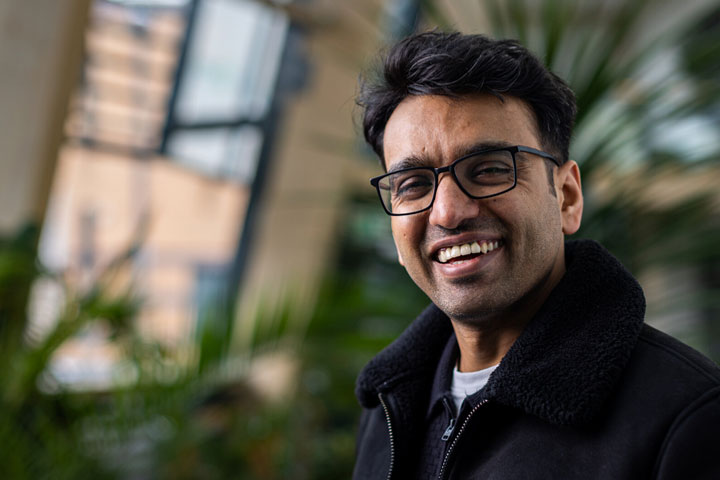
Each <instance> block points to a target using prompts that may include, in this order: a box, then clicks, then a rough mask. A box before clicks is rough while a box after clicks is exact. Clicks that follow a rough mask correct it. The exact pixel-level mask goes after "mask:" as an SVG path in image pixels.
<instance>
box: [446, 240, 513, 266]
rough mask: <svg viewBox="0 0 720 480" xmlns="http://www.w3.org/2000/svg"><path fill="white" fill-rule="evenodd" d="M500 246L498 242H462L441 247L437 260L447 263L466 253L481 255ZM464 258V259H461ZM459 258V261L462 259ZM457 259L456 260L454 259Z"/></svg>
mask: <svg viewBox="0 0 720 480" xmlns="http://www.w3.org/2000/svg"><path fill="white" fill-rule="evenodd" d="M499 246H500V242H497V241H495V242H492V241H491V242H482V243H478V242H472V243H464V244H462V245H453V246H452V247H446V248H441V249H440V251H439V252H438V261H439V262H440V263H447V262H449V261H450V260H452V259H456V258H460V257H466V256H468V255H478V254H480V255H482V254H485V253H488V252H492V251H493V250H495V249H496V248H498V247H499ZM462 260H464V259H462ZM462 260H460V261H462ZM456 261H457V260H456ZM453 263H455V262H453Z"/></svg>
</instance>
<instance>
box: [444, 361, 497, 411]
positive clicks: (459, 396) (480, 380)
mask: <svg viewBox="0 0 720 480" xmlns="http://www.w3.org/2000/svg"><path fill="white" fill-rule="evenodd" d="M496 368H497V365H493V366H492V367H488V368H485V369H483V370H478V371H477V372H460V371H458V369H457V366H455V368H453V378H452V385H450V393H451V394H452V397H453V402H455V411H456V412H459V411H460V405H461V404H462V402H463V400H465V397H467V396H469V395H472V394H473V393H475V392H477V391H479V390H480V389H481V388H483V387H484V386H485V384H486V383H487V382H488V379H489V378H490V374H491V373H492V372H494V371H495V369H496Z"/></svg>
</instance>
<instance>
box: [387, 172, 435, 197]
mask: <svg viewBox="0 0 720 480" xmlns="http://www.w3.org/2000/svg"><path fill="white" fill-rule="evenodd" d="M390 183H391V185H392V190H391V191H392V192H393V196H395V197H401V198H417V197H421V196H424V195H426V194H427V193H428V192H430V191H431V190H432V188H433V177H432V176H430V175H428V174H427V173H425V172H402V173H398V174H397V175H393V176H392V179H391V181H390Z"/></svg>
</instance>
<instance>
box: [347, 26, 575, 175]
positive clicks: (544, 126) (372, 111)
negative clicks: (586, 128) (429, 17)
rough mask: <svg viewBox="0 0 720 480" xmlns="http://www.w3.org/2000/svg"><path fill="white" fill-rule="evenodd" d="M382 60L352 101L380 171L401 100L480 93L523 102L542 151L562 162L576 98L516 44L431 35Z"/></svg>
mask: <svg viewBox="0 0 720 480" xmlns="http://www.w3.org/2000/svg"><path fill="white" fill-rule="evenodd" d="M383 60H384V61H383V65H382V71H381V72H378V73H380V75H378V78H377V79H375V80H374V81H365V80H363V79H361V83H360V94H359V95H358V98H357V103H358V105H359V106H360V107H362V108H363V109H364V113H363V132H364V134H365V140H366V141H367V142H368V143H369V144H370V145H371V146H372V148H373V150H374V151H375V153H377V155H378V156H379V157H380V160H381V163H383V167H384V166H385V165H384V156H383V136H384V133H385V126H386V124H387V121H388V119H389V118H390V115H391V114H392V112H393V111H394V110H395V108H396V107H397V106H398V105H399V104H400V102H402V101H403V100H404V99H405V97H407V96H409V95H445V96H448V97H459V96H462V95H467V94H473V93H481V92H485V93H490V94H492V95H495V96H497V97H499V98H500V99H502V98H503V97H502V95H503V94H506V95H510V96H513V97H516V98H518V99H520V100H523V101H525V102H526V103H527V104H528V105H529V106H530V108H531V109H532V111H533V112H534V114H535V120H536V121H537V126H538V130H539V134H540V141H541V142H542V144H543V145H542V146H543V148H545V149H547V150H549V152H550V153H552V154H554V155H556V156H557V157H558V160H559V161H560V163H565V162H566V161H567V159H568V150H569V147H570V136H571V135H572V127H573V122H574V120H575V113H576V111H577V107H576V104H575V95H574V94H573V92H572V90H570V88H569V87H568V86H567V84H566V83H565V82H564V81H563V80H562V79H561V78H560V77H558V76H557V75H555V74H554V73H552V72H550V71H549V70H548V69H546V68H545V67H544V66H543V65H542V63H541V62H540V61H539V60H538V59H537V58H536V57H535V56H534V55H533V54H532V53H530V52H529V51H528V50H527V49H526V48H524V47H523V46H522V45H520V44H519V43H518V42H516V41H514V40H492V39H490V38H488V37H485V36H483V35H462V34H460V33H457V32H454V33H443V32H435V31H433V32H426V33H420V34H416V35H413V36H410V37H407V38H405V39H404V40H402V41H400V42H399V43H397V44H396V45H394V46H393V47H391V48H390V50H389V51H388V53H387V54H386V55H385V57H384V59H383Z"/></svg>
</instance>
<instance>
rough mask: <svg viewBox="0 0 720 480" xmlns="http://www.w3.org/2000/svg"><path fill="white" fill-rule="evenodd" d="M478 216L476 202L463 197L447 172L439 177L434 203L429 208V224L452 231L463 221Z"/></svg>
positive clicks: (478, 209) (478, 210) (478, 207)
mask: <svg viewBox="0 0 720 480" xmlns="http://www.w3.org/2000/svg"><path fill="white" fill-rule="evenodd" d="M479 215H480V205H479V203H478V201H477V200H475V199H473V198H470V197H468V196H467V195H465V192H463V191H462V190H460V187H459V186H458V184H457V183H455V179H454V178H453V177H452V175H450V173H449V172H448V173H445V174H442V175H440V178H438V186H437V192H436V193H435V201H434V202H433V206H432V208H430V217H429V222H430V224H431V225H437V226H440V227H443V228H448V229H453V228H457V227H458V226H459V225H460V224H461V223H462V222H463V221H464V220H466V219H469V218H476V217H477V216H479Z"/></svg>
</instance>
